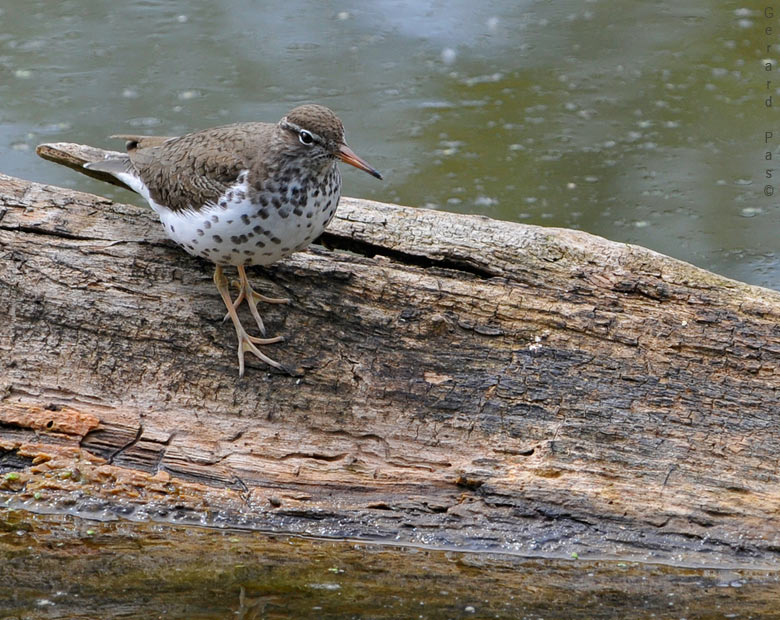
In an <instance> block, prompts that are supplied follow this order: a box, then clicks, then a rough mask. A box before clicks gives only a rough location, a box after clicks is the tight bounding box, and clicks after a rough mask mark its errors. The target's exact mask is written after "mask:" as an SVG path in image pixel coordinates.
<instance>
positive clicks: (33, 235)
mask: <svg viewBox="0 0 780 620" xmlns="http://www.w3.org/2000/svg"><path fill="white" fill-rule="evenodd" d="M39 152H40V153H41V154H42V155H44V156H47V157H48V158H49V159H54V160H57V161H59V162H60V163H63V162H64V161H65V160H69V161H71V163H72V164H73V165H72V167H76V168H78V166H80V163H81V162H83V161H89V160H94V159H99V158H101V157H103V156H105V154H106V152H105V151H101V150H99V149H91V148H89V147H82V146H80V145H69V144H56V145H44V146H42V147H40V149H39ZM140 204H141V202H140V201H139V205H140ZM321 243H323V245H324V246H325V247H315V248H313V249H311V250H309V251H306V252H300V253H297V254H294V255H293V256H291V257H289V258H288V259H285V260H283V261H281V262H279V263H277V264H275V265H273V266H271V267H270V268H267V269H259V268H257V269H250V270H249V273H250V277H251V279H252V281H253V284H254V285H255V286H256V288H257V289H258V290H260V291H262V292H264V293H267V294H269V295H272V296H287V297H290V298H291V299H292V303H291V304H290V305H289V306H275V305H269V306H265V307H264V308H263V309H262V311H263V312H264V318H265V320H266V325H267V326H268V328H269V334H271V335H276V334H283V335H284V336H285V339H286V340H285V342H283V343H280V344H275V345H269V346H267V347H264V350H265V351H266V353H268V354H269V355H270V356H271V357H274V358H275V359H278V360H279V361H282V362H284V363H287V364H291V365H294V366H296V367H298V368H299V369H300V370H301V372H300V374H299V376H288V375H286V374H284V373H281V372H278V371H276V370H273V369H270V368H268V367H267V366H264V365H263V364H262V363H260V362H257V361H255V360H253V359H251V358H248V359H247V373H246V375H245V376H244V378H243V379H239V378H238V376H237V364H236V354H235V347H236V342H235V332H234V330H233V328H232V327H231V325H230V324H229V323H222V317H223V315H224V306H223V305H222V302H221V299H220V297H219V295H218V293H217V291H216V289H215V287H214V285H213V283H212V279H211V278H212V272H213V266H212V265H211V264H210V263H208V262H206V261H202V260H200V259H195V258H192V257H190V256H188V255H187V254H185V253H184V252H183V251H181V250H180V249H179V248H177V247H176V246H175V245H174V244H173V243H171V242H169V241H168V240H167V239H166V238H165V235H164V233H163V231H162V229H161V226H160V225H159V222H158V221H157V219H156V216H155V214H154V213H153V212H151V211H150V210H149V209H148V208H147V207H145V206H134V205H131V204H120V203H116V202H112V201H110V200H107V199H104V198H100V197H97V196H93V195H88V194H83V193H78V192H74V191H71V190H65V189H61V188H57V187H51V186H45V185H40V184H37V183H31V182H28V181H24V180H20V179H16V178H11V177H8V176H2V175H0V256H2V260H0V294H1V295H2V298H1V301H0V472H5V473H4V474H0V476H4V477H2V478H0V501H8V502H9V503H10V504H12V505H16V506H22V507H25V508H27V509H30V510H38V511H71V512H77V513H79V514H85V515H88V516H89V515H92V516H96V517H100V518H131V519H150V518H151V519H164V520H176V521H180V522H195V523H201V524H212V525H225V524H230V525H234V526H240V527H249V528H258V529H267V530H275V531H285V532H291V533H306V534H313V535H318V536H345V537H353V538H360V539H384V540H393V541H397V542H402V543H414V544H427V545H432V546H435V547H442V548H445V547H457V548H460V549H500V550H502V551H507V552H515V553H520V554H526V555H542V556H556V557H568V556H570V555H571V554H573V553H576V554H579V555H580V557H602V558H610V557H615V558H632V559H646V560H651V561H668V562H678V563H688V564H702V565H708V566H725V565H749V566H758V565H762V566H776V565H777V564H778V560H780V554H778V549H780V529H779V527H778V526H780V518H779V517H780V513H779V511H780V477H779V473H778V454H780V429H779V428H778V426H779V424H778V423H779V422H780V391H779V390H778V388H779V387H780V370H779V369H778V366H779V364H778V361H779V360H780V324H779V319H780V294H778V293H777V292H775V291H771V290H768V289H763V288H759V287H755V286H749V285H746V284H742V283H739V282H735V281H733V280H729V279H726V278H723V277H721V276H718V275H715V274H712V273H709V272H706V271H704V270H701V269H698V268H696V267H693V266H691V265H688V264H686V263H682V262H680V261H677V260H674V259H671V258H669V257H666V256H662V255H660V254H658V253H655V252H652V251H650V250H647V249H644V248H640V247H637V246H631V245H626V244H621V243H613V242H610V241H607V240H604V239H602V238H599V237H595V236H593V235H589V234H587V233H583V232H578V231H573V230H563V229H552V228H542V227H538V226H528V225H521V224H512V223H506V222H498V221H494V220H490V219H488V218H484V217H477V216H463V215H455V214H448V213H443V212H434V211H427V210H422V209H412V208H407V207H399V206H396V205H389V204H383V203H376V202H370V201H366V200H356V199H346V198H345V199H343V200H342V203H341V205H340V207H339V210H338V212H337V215H336V218H335V220H334V222H333V223H332V224H331V226H330V228H329V231H328V232H327V233H326V234H325V235H324V236H323V238H322V240H321ZM242 312H245V310H242ZM242 316H245V317H246V320H247V321H251V319H250V318H249V317H248V313H247V314H242ZM246 324H247V325H249V323H248V322H247V323H246Z"/></svg>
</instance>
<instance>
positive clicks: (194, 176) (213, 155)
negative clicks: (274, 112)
mask: <svg viewBox="0 0 780 620" xmlns="http://www.w3.org/2000/svg"><path fill="white" fill-rule="evenodd" d="M273 129H274V126H273V125H270V124H267V123H239V124H235V125H225V126H223V127H214V128H213V129H205V130H203V131H197V132H195V133H191V134H187V135H184V136H181V137H179V138H165V137H157V136H121V137H122V138H124V139H126V140H128V147H129V148H128V156H129V157H130V162H131V164H132V167H133V169H134V171H135V173H136V174H137V175H138V177H139V178H140V179H141V180H142V181H143V182H144V184H145V185H146V187H147V188H148V189H149V194H150V195H151V197H152V199H154V201H155V202H157V203H158V204H161V205H165V206H166V207H168V208H169V209H172V210H174V211H180V210H185V209H198V208H200V207H202V206H203V205H205V204H209V203H216V202H217V201H218V200H219V198H220V197H221V196H222V195H223V194H224V193H225V192H226V191H227V189H228V188H229V187H230V186H231V185H233V184H235V182H236V181H237V179H238V176H239V175H240V174H241V172H242V171H244V170H250V172H251V174H250V180H251V178H252V177H256V176H257V175H258V174H262V171H261V170H259V166H261V164H260V162H261V161H262V158H261V157H259V155H260V151H261V150H262V149H263V145H265V144H268V143H269V140H270V138H271V134H272V132H273ZM118 137H120V136H118Z"/></svg>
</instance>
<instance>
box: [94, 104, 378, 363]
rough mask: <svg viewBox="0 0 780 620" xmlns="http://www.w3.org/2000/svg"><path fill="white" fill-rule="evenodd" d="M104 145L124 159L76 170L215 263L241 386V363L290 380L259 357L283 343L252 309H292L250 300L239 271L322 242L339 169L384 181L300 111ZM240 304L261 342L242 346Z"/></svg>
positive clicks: (309, 109) (310, 108) (320, 114)
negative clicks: (117, 191) (97, 178)
mask: <svg viewBox="0 0 780 620" xmlns="http://www.w3.org/2000/svg"><path fill="white" fill-rule="evenodd" d="M111 137H112V138H119V139H123V140H125V141H126V142H125V147H126V153H123V154H121V156H116V155H112V156H109V157H108V158H106V159H103V160H100V161H95V162H88V163H86V164H84V167H85V168H87V169H89V170H93V171H100V172H104V173H107V174H109V175H111V176H113V177H115V178H116V179H118V180H119V181H121V182H122V183H124V184H125V185H126V186H127V187H129V188H130V189H132V190H133V191H135V192H137V193H138V194H140V195H141V196H142V197H143V198H144V199H145V200H146V201H147V202H148V203H149V206H151V208H152V209H153V210H154V211H155V212H156V213H157V214H158V216H159V218H160V222H161V223H162V226H163V228H164V230H165V233H166V234H167V236H168V237H169V238H170V239H171V240H173V241H174V242H175V243H176V244H177V245H179V246H180V247H182V248H183V249H184V250H186V251H187V252H188V253H189V254H191V255H193V256H199V257H201V258H205V259H206V260H208V261H210V262H212V263H214V265H215V268H214V284H215V285H216V287H217V290H218V291H219V294H220V296H221V297H222V300H223V301H224V303H225V307H226V308H227V314H226V315H225V320H227V318H228V317H229V318H230V319H231V320H232V322H233V326H234V327H235V330H236V337H237V338H238V374H239V377H243V376H244V355H245V354H246V353H251V354H252V355H254V356H255V357H257V358H258V359H260V360H262V361H263V362H265V363H266V364H268V365H269V366H272V367H274V368H277V369H279V370H283V371H287V372H290V370H289V368H287V367H285V366H283V365H282V364H280V363H279V362H277V361H275V360H273V359H271V358H270V357H268V356H267V355H265V354H264V353H263V352H262V351H261V350H260V349H258V347H257V345H268V344H272V343H276V342H281V341H282V340H284V338H283V337H282V336H275V337H272V338H267V337H266V328H265V325H264V324H263V320H262V317H261V315H260V312H259V311H258V308H257V302H265V303H272V304H273V303H289V301H290V300H289V299H286V298H274V297H266V296H265V295H262V294H260V293H258V292H257V291H255V290H254V289H253V288H252V286H251V284H250V282H249V279H248V278H247V274H246V267H248V266H252V265H264V266H265V265H270V264H272V263H275V262H276V261H278V260H280V259H282V258H284V257H286V256H288V255H290V254H292V253H293V252H296V251H299V250H302V249H304V248H305V247H307V246H308V245H309V244H310V243H312V241H314V240H315V239H317V237H319V236H320V235H321V234H322V232H323V230H325V227H326V226H327V225H328V224H329V223H330V221H331V220H332V219H333V216H334V214H335V212H336V207H337V206H338V202H339V199H340V197H341V174H340V172H339V168H338V166H337V162H339V161H342V162H344V163H347V164H350V165H352V166H354V167H356V168H358V169H360V170H363V171H365V172H367V173H368V174H370V175H372V176H374V177H376V178H377V179H382V175H381V174H380V173H379V172H378V171H377V170H375V169H374V168H373V167H371V166H370V165H369V164H368V163H367V162H366V161H365V160H364V159H362V158H360V157H359V156H358V155H357V154H355V152H354V151H353V150H352V149H351V148H350V147H349V146H348V145H347V142H346V140H345V135H344V125H343V123H342V122H341V120H340V119H339V118H338V116H336V114H335V112H333V111H332V110H331V109H329V108H327V107H325V106H322V105H318V104H313V103H308V104H304V105H300V106H297V107H295V108H294V109H292V110H290V111H289V112H288V113H287V114H286V115H285V116H284V117H282V119H281V120H279V122H277V123H264V122H243V123H233V124H230V125H222V126H220V127H213V128H211V129H203V130H200V131H195V132H193V133H188V134H185V135H182V136H179V137H168V136H136V135H125V134H121V135H115V136H111ZM229 266H234V267H236V269H237V271H238V279H239V290H238V295H237V296H236V298H235V299H233V298H231V295H230V290H229V284H228V280H227V278H226V277H225V274H224V268H225V267H229ZM244 300H246V302H247V304H248V306H249V310H250V312H251V314H252V317H253V318H254V320H255V323H256V324H257V327H258V329H259V330H260V334H261V337H257V336H250V335H249V333H248V332H247V331H246V329H244V327H243V325H242V323H241V321H240V319H239V317H238V313H237V309H238V307H239V305H240V304H241V302H242V301H244Z"/></svg>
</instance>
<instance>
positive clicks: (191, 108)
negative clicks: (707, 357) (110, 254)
mask: <svg viewBox="0 0 780 620" xmlns="http://www.w3.org/2000/svg"><path fill="white" fill-rule="evenodd" d="M762 8H763V5H762V4H760V3H740V2H731V1H724V2H714V1H712V0H710V1H701V0H699V1H696V0H685V1H682V2H673V1H671V0H669V1H655V2H647V1H639V0H634V1H626V0H590V1H583V0H561V1H557V2H546V1H518V0H503V1H487V2H480V3H476V2H467V1H460V2H430V1H429V2H408V1H395V2H390V1H375V2H357V1H354V0H349V1H344V2H338V3H318V2H311V3H307V2H302V1H300V0H290V1H288V2H258V1H252V0H238V1H232V2H219V3H216V2H204V1H203V0H200V1H195V2H182V1H172V2H171V1H165V2H164V1H162V0H146V1H129V2H122V3H116V2H100V1H97V0H78V1H77V0H60V1H58V2H48V1H30V0H4V1H3V2H2V3H1V4H0V11H2V14H0V170H2V171H3V172H6V173H10V174H14V175H18V176H23V177H26V178H30V179H34V180H38V181H44V182H50V183H56V184H60V185H66V186H69V187H78V188H83V189H86V190H89V191H93V192H100V193H104V194H108V195H110V196H112V197H115V198H118V199H122V200H132V199H135V198H132V197H130V195H129V194H126V193H123V192H119V191H117V190H112V189H111V188H107V187H105V186H103V185H101V184H99V183H97V182H93V181H90V180H85V179H84V178H81V177H79V176H78V175H75V174H73V173H72V172H71V171H68V170H65V169H60V168H57V167H56V166H54V165H52V164H50V163H46V162H43V161H40V160H38V159H37V158H36V157H35V155H34V152H33V151H34V148H35V145H36V144H37V143H39V142H43V141H59V140H66V141H79V142H85V143H92V144H96V145H100V146H110V145H111V143H110V142H108V141H107V140H106V136H107V135H108V134H111V133H115V132H124V133H127V132H138V133H152V134H155V133H156V134H163V135H170V134H178V133H182V132H186V131H189V130H193V129H197V128H203V127H207V126H211V125H215V124H220V123H226V122H233V121H238V120H249V119H257V120H276V119H278V118H280V117H281V116H282V115H283V114H284V113H285V112H286V111H287V110H288V109H289V108H290V107H292V106H293V105H295V104H297V103H300V102H302V101H317V102H321V103H324V104H327V105H329V106H331V107H333V108H334V109H335V110H337V111H338V113H339V114H340V115H341V117H342V118H343V120H344V121H345V124H346V127H347V132H348V138H349V140H350V143H351V145H352V146H353V147H354V149H355V150H356V151H357V152H358V153H359V154H361V155H362V156H363V157H364V158H366V159H367V160H369V161H370V162H371V163H372V164H373V165H374V166H376V167H377V168H379V169H381V170H382V171H383V172H384V173H385V178H386V180H385V182H383V183H378V182H376V181H375V180H374V179H371V178H369V177H367V176H365V175H361V174H360V173H358V172H357V171H347V172H346V178H345V193H347V194H348V195H356V196H364V197H368V198H374V199H378V200H384V201H389V202H399V203H403V204H408V205H416V206H427V207H432V208H436V209H445V210H451V211H458V212H464V213H482V214H486V215H489V216H491V217H495V218H500V219H507V220H514V221H521V222H528V223H535V224H543V225H550V226H564V227H571V228H580V229H583V230H586V231H589V232H593V233H596V234H599V235H602V236H605V237H608V238H610V239H613V240H618V241H625V242H631V243H638V244H641V245H644V246H647V247H650V248H652V249H655V250H658V251H660V252H663V253H667V254H671V255H673V256H676V257H679V258H682V259H684V260H687V261H690V262H693V263H695V264H697V265H699V266H701V267H705V268H707V269H711V270H714V271H716V272H718V273H722V274H725V275H728V276H731V277H734V278H737V279H740V280H744V281H747V282H751V283H755V284H760V285H764V286H769V287H773V288H779V289H780V254H778V249H779V248H778V229H779V228H780V226H779V224H780V207H779V206H778V200H780V199H779V198H778V197H777V196H780V193H778V194H777V195H775V196H772V197H766V196H765V195H764V186H765V185H766V184H768V183H770V182H769V181H767V180H766V179H765V178H764V177H765V169H766V168H767V162H766V161H765V156H766V155H765V154H766V152H767V151H769V152H772V153H775V151H778V149H777V144H778V143H780V127H778V128H777V129H775V130H774V132H773V133H774V136H776V137H773V138H772V139H770V140H769V141H768V143H767V144H765V143H764V135H765V132H766V131H772V130H773V129H774V125H773V123H774V122H775V120H776V115H775V114H774V108H773V109H768V108H766V107H765V105H764V101H765V99H766V97H767V96H768V95H769V94H773V95H774V97H775V99H776V100H777V104H778V105H780V91H778V90H777V88H776V86H777V85H780V80H778V82H777V85H775V84H772V85H770V88H769V90H767V86H766V80H767V79H769V78H772V76H773V75H774V73H773V72H767V71H765V66H764V61H770V62H771V63H774V62H775V60H774V58H775V54H774V49H771V50H770V52H769V53H768V52H767V49H766V46H767V45H773V44H774V40H775V37H780V20H778V18H773V19H767V18H765V17H764V16H763V13H762ZM778 14H779V15H780V7H779V8H778ZM767 25H774V26H775V32H776V33H777V34H776V35H772V36H767V35H766V34H765V28H766V26H767ZM772 66H774V65H772ZM116 146H120V145H116ZM778 154H780V152H778ZM776 176H777V177H778V179H780V172H779V173H778V174H777V175H776ZM772 182H774V180H772ZM779 189H780V188H779Z"/></svg>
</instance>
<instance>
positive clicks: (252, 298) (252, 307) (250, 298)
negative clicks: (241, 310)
mask: <svg viewBox="0 0 780 620" xmlns="http://www.w3.org/2000/svg"><path fill="white" fill-rule="evenodd" d="M236 269H238V279H239V292H238V297H236V300H235V301H234V302H233V310H238V306H239V305H240V304H241V302H242V301H243V300H244V299H246V301H247V303H248V304H249V311H250V312H251V313H252V316H253V317H254V319H255V323H257V327H258V329H259V330H260V333H261V334H262V335H263V336H265V325H263V319H262V318H261V317H260V313H259V312H258V310H257V302H258V301H262V302H265V303H267V304H289V303H290V300H289V299H287V298H286V297H266V296H265V295H261V294H260V293H258V292H257V291H255V290H254V289H253V288H252V285H251V284H249V278H247V276H246V269H245V268H244V266H243V265H238V267H236ZM229 316H230V312H228V313H227V314H226V315H225V318H224V319H222V320H223V321H227V320H228V317H229Z"/></svg>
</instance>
